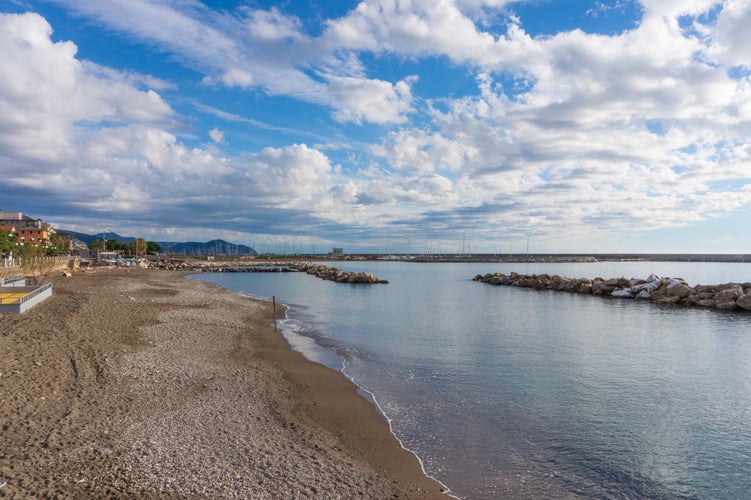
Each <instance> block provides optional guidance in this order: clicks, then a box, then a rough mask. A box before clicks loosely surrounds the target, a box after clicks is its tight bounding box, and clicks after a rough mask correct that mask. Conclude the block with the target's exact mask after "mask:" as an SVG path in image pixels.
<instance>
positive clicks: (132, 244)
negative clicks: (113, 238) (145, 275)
mask: <svg viewBox="0 0 751 500" xmlns="http://www.w3.org/2000/svg"><path fill="white" fill-rule="evenodd" d="M146 248H147V245H146V240H144V239H143V238H136V239H135V240H131V241H129V242H128V243H126V244H125V245H124V250H125V252H126V254H127V255H128V256H129V257H137V256H139V255H140V256H144V255H146Z"/></svg>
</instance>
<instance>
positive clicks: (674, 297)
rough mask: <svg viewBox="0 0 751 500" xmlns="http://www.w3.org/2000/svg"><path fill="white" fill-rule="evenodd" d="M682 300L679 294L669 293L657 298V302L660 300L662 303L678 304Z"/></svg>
mask: <svg viewBox="0 0 751 500" xmlns="http://www.w3.org/2000/svg"><path fill="white" fill-rule="evenodd" d="M680 301H681V298H680V297H678V296H677V295H668V296H667V297H661V298H659V299H656V300H655V302H659V303H660V304H677V303H678V302H680Z"/></svg>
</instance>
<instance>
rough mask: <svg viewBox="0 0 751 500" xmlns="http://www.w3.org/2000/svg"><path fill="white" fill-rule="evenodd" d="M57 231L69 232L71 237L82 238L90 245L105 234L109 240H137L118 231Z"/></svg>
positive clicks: (124, 241) (125, 241) (59, 230)
mask: <svg viewBox="0 0 751 500" xmlns="http://www.w3.org/2000/svg"><path fill="white" fill-rule="evenodd" d="M57 232H58V233H60V234H67V235H68V236H70V237H71V238H75V239H77V240H81V241H83V242H84V243H86V244H87V245H89V246H91V242H93V241H94V240H99V241H102V238H103V237H104V236H106V237H107V241H112V240H120V241H122V242H123V243H128V242H129V241H133V240H135V238H132V237H129V236H120V235H119V234H117V233H97V234H86V233H79V232H77V231H68V230H67V229H57Z"/></svg>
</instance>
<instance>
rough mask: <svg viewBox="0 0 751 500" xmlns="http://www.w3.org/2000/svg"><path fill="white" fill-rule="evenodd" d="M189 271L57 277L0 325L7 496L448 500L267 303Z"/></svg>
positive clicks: (1, 457)
mask: <svg viewBox="0 0 751 500" xmlns="http://www.w3.org/2000/svg"><path fill="white" fill-rule="evenodd" d="M184 276H185V273H181V272H170V271H154V270H132V271H129V272H126V271H124V270H122V269H109V270H107V269H102V270H96V271H92V272H85V273H75V274H74V275H73V276H72V277H70V278H64V277H62V276H61V275H60V274H54V275H52V276H50V277H49V279H50V280H51V281H53V283H54V292H53V296H52V297H51V298H49V299H47V300H46V301H45V302H43V303H41V304H39V305H37V306H35V307H34V308H32V309H31V310H29V311H27V312H26V313H24V314H23V315H15V314H3V315H2V317H0V426H1V427H2V440H0V485H2V484H3V483H5V485H4V486H3V487H2V488H0V498H29V497H34V496H37V497H40V498H45V497H47V498H54V497H59V498H139V497H140V498H154V497H156V498H302V497H309V498H447V497H446V496H445V495H442V494H441V485H440V484H438V483H436V482H435V481H433V480H431V479H429V478H427V477H426V476H425V475H424V474H423V472H422V469H421V467H420V464H419V461H418V460H417V459H416V458H415V457H414V455H412V454H411V453H409V452H407V451H405V450H404V449H402V448H401V447H400V446H399V443H398V441H397V440H396V438H394V436H393V435H392V434H391V433H390V431H389V428H388V424H387V422H386V421H385V420H384V418H383V417H382V416H381V415H380V414H379V413H378V411H377V410H376V409H375V408H374V407H373V406H372V405H371V404H370V403H369V402H368V401H366V400H365V399H364V398H362V397H361V396H360V395H359V394H358V392H357V387H356V386H355V385H354V384H352V383H351V382H349V381H348V380H347V379H346V378H345V377H344V376H343V375H342V374H340V373H338V372H336V371H334V370H331V369H329V368H326V367H324V366H321V365H317V364H315V363H311V362H309V361H307V360H305V359H304V358H303V357H302V355H300V354H299V353H297V352H295V351H293V350H292V349H290V347H289V345H288V344H287V342H286V341H285V340H284V338H283V337H282V336H281V334H279V333H275V332H274V331H273V328H272V327H271V326H270V325H271V323H272V320H273V317H272V310H271V305H270V304H268V303H266V302H262V301H258V300H254V299H250V298H247V297H241V296H239V295H236V294H232V293H230V292H227V291H224V290H221V289H219V288H217V287H214V286H212V285H209V284H206V283H202V282H198V281H194V280H188V279H185V278H184ZM280 314H281V312H280Z"/></svg>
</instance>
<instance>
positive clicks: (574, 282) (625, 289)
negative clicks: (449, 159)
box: [474, 273, 751, 311]
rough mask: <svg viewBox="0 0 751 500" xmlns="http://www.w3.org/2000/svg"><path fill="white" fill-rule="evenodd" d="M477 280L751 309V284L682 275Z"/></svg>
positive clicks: (510, 276) (478, 278) (482, 277)
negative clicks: (702, 281) (692, 280)
mask: <svg viewBox="0 0 751 500" xmlns="http://www.w3.org/2000/svg"><path fill="white" fill-rule="evenodd" d="M474 280H475V281H479V282H482V283H487V284H490V285H504V286H516V287H523V288H532V289H535V290H555V291H561V292H570V293H580V294H588V295H600V296H604V297H614V298H621V299H641V300H650V301H652V302H656V303H660V304H677V305H683V306H693V307H705V308H715V309H720V310H723V311H733V310H740V311H751V283H724V284H721V285H696V286H690V285H689V284H688V283H686V281H685V280H683V279H681V278H661V277H660V276H657V275H654V274H652V275H650V276H649V277H648V278H647V279H637V278H631V279H629V278H611V279H603V278H594V279H589V278H564V277H562V276H557V275H554V276H550V275H548V274H517V273H511V274H508V275H505V274H501V273H495V274H485V275H481V274H478V275H477V276H475V277H474Z"/></svg>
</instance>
